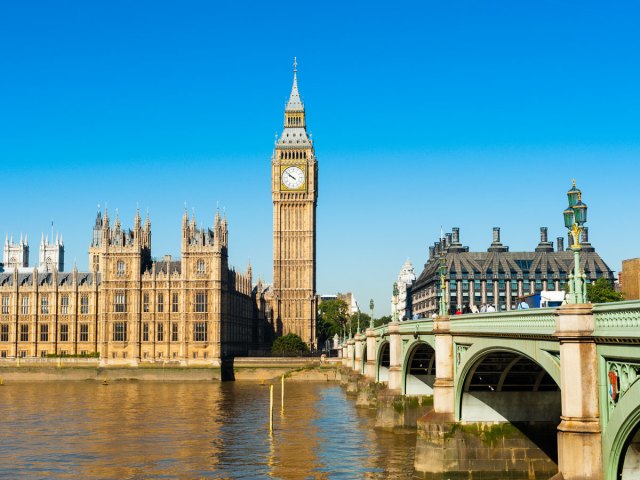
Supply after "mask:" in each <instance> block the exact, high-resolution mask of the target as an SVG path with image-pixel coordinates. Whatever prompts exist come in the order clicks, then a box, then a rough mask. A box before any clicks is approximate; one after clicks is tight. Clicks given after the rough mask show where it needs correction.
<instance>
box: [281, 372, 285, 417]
mask: <svg viewBox="0 0 640 480" xmlns="http://www.w3.org/2000/svg"><path fill="white" fill-rule="evenodd" d="M280 397H281V398H280V411H281V412H282V413H284V375H282V388H281V389H280Z"/></svg>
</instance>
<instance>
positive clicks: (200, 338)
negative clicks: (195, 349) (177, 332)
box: [193, 322, 208, 342]
mask: <svg viewBox="0 0 640 480" xmlns="http://www.w3.org/2000/svg"><path fill="white" fill-rule="evenodd" d="M207 337H208V336H207V322H196V323H195V325H194V331H193V340H194V341H196V342H206V341H207Z"/></svg>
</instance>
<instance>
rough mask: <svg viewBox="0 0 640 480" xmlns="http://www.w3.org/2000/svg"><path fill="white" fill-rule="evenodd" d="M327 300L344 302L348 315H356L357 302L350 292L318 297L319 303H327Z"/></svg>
mask: <svg viewBox="0 0 640 480" xmlns="http://www.w3.org/2000/svg"><path fill="white" fill-rule="evenodd" d="M329 300H344V302H345V303H346V304H347V307H348V309H349V310H348V313H349V314H350V315H352V314H354V313H358V307H359V306H358V301H357V300H356V297H355V296H354V295H353V293H351V292H347V293H336V294H325V295H320V301H319V303H322V302H327V301H329Z"/></svg>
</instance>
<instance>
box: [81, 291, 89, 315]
mask: <svg viewBox="0 0 640 480" xmlns="http://www.w3.org/2000/svg"><path fill="white" fill-rule="evenodd" d="M80 313H82V314H84V315H86V314H87V313H89V295H82V296H81V297H80Z"/></svg>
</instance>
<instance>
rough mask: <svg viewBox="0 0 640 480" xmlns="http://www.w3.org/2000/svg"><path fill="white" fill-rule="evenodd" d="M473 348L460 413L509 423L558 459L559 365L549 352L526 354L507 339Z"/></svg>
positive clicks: (461, 373)
mask: <svg viewBox="0 0 640 480" xmlns="http://www.w3.org/2000/svg"><path fill="white" fill-rule="evenodd" d="M492 341H493V342H495V339H492ZM474 347H475V348H473V351H472V348H470V349H469V351H467V352H466V353H465V354H464V355H463V357H464V362H463V363H461V364H460V365H459V366H458V371H457V374H456V405H455V407H456V418H457V419H458V420H460V421H464V422H481V423H485V422H489V423H492V422H505V423H506V422H508V423H510V424H511V425H513V426H515V427H516V428H517V429H518V430H519V431H520V432H521V433H522V434H523V435H524V436H525V437H527V438H528V439H529V440H530V441H531V442H532V443H533V444H535V445H536V446H537V447H538V449H539V450H541V451H542V452H544V454H545V455H546V456H547V457H548V458H549V460H550V461H551V462H554V463H557V461H558V450H557V428H558V425H559V424H560V416H561V413H562V400H561V392H560V381H559V373H560V372H559V364H558V363H557V362H556V361H555V360H553V357H552V356H551V355H550V354H547V353H546V352H539V351H538V350H537V349H530V351H529V352H526V353H525V352H524V351H523V349H521V348H517V346H516V345H513V344H511V345H509V344H508V342H507V343H506V344H503V345H500V344H495V343H494V344H493V345H490V346H489V345H484V346H483V345H474ZM543 353H544V354H543ZM547 357H548V358H547ZM554 377H555V378H554Z"/></svg>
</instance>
